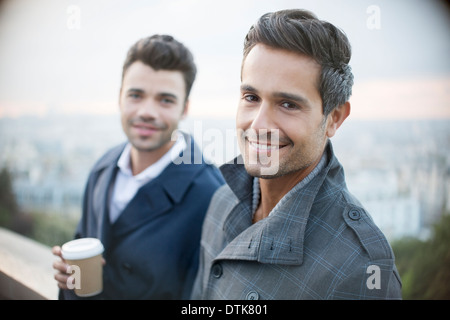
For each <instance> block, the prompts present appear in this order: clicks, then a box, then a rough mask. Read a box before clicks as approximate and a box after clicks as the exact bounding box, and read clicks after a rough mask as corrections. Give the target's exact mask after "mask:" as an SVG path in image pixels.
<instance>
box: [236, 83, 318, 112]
mask: <svg viewBox="0 0 450 320" xmlns="http://www.w3.org/2000/svg"><path fill="white" fill-rule="evenodd" d="M241 91H249V92H253V93H256V94H257V93H258V90H257V89H255V88H254V87H252V86H251V85H248V84H243V85H241ZM272 96H273V97H274V98H282V99H287V100H291V101H294V102H297V103H299V104H301V105H303V106H305V107H310V103H309V101H308V99H306V98H305V97H302V96H300V95H298V94H293V93H288V92H274V93H273V94H272Z"/></svg>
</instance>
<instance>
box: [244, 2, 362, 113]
mask: <svg viewBox="0 0 450 320" xmlns="http://www.w3.org/2000/svg"><path fill="white" fill-rule="evenodd" d="M258 43H261V44H265V45H267V46H270V47H273V48H277V49H285V50H289V51H293V52H297V53H300V54H303V55H306V56H309V57H311V58H312V59H314V60H315V61H316V62H317V63H318V64H319V65H320V66H321V74H320V77H319V83H318V84H317V87H318V90H319V93H320V96H321V98H322V107H323V113H324V115H325V116H327V115H328V114H329V113H330V112H331V111H332V110H333V109H334V108H336V107H338V106H340V105H342V104H344V103H345V102H347V101H348V100H349V98H350V96H351V94H352V86H353V74H352V71H351V67H350V65H349V61H350V58H351V46H350V43H349V41H348V39H347V36H346V35H345V33H344V32H343V31H341V30H340V29H338V28H336V27H335V26H334V25H332V24H331V23H329V22H326V21H323V20H319V19H318V18H317V17H316V15H314V14H313V13H312V12H310V11H306V10H300V9H290V10H281V11H277V12H271V13H266V14H264V15H263V16H261V17H260V18H259V20H258V21H257V22H256V23H255V24H254V25H253V26H252V27H251V28H250V30H249V32H248V33H247V35H246V37H245V41H244V60H245V58H246V57H247V55H248V53H249V52H250V50H251V49H252V48H253V47H254V46H255V45H256V44H258ZM244 60H243V61H244Z"/></svg>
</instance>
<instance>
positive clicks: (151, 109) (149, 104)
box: [137, 100, 158, 119]
mask: <svg viewBox="0 0 450 320" xmlns="http://www.w3.org/2000/svg"><path fill="white" fill-rule="evenodd" d="M137 116H139V117H140V118H142V119H156V118H157V117H158V106H157V104H156V103H155V102H154V101H152V100H147V101H144V102H143V103H141V105H140V106H139V108H138V110H137Z"/></svg>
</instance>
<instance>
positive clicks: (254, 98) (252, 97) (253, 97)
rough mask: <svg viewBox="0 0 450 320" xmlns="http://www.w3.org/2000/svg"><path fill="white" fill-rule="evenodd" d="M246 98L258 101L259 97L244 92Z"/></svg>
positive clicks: (250, 100)
mask: <svg viewBox="0 0 450 320" xmlns="http://www.w3.org/2000/svg"><path fill="white" fill-rule="evenodd" d="M244 99H245V100H246V101H248V102H258V101H259V99H258V97H257V96H255V95H254V94H244Z"/></svg>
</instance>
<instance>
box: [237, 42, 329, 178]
mask: <svg viewBox="0 0 450 320" xmlns="http://www.w3.org/2000/svg"><path fill="white" fill-rule="evenodd" d="M319 75H320V65H318V64H317V63H316V62H315V61H314V60H313V59H311V58H309V57H306V56H303V55H299V54H296V53H292V52H289V51H285V50H279V49H274V48H271V47H268V46H265V45H262V44H257V45H256V46H255V47H254V48H253V49H252V50H251V51H250V52H249V54H248V55H247V57H246V59H245V60H244V62H243V67H242V75H241V95H240V101H239V105H238V111H237V117H236V128H237V131H238V141H239V147H240V149H241V152H242V154H243V156H244V163H245V168H246V170H247V172H248V173H249V174H250V175H252V176H258V177H262V178H275V177H281V176H284V175H287V174H291V173H298V172H302V171H307V170H309V169H312V167H313V166H315V165H316V164H317V162H318V160H320V157H321V155H322V153H323V150H324V148H325V144H326V141H327V135H326V127H327V123H326V122H324V116H323V111H322V99H321V97H320V93H319V91H318V89H317V83H318V79H319ZM267 159H269V160H270V161H267Z"/></svg>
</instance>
